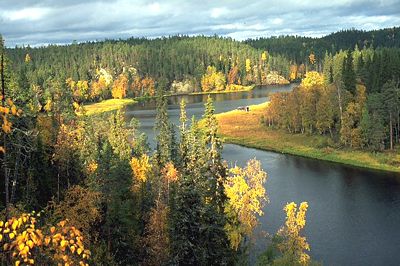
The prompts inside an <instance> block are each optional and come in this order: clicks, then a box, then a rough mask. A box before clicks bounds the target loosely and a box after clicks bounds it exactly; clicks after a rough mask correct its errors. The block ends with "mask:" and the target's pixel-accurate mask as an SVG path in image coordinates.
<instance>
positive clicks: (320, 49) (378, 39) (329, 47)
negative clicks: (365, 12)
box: [245, 27, 400, 64]
mask: <svg viewBox="0 0 400 266" xmlns="http://www.w3.org/2000/svg"><path fill="white" fill-rule="evenodd" d="M245 43H247V44H249V45H251V46H253V47H255V48H256V49H260V50H266V51H269V52H270V53H272V54H280V55H282V56H285V57H286V58H288V59H289V60H291V61H293V62H296V63H297V64H302V63H304V64H307V62H308V56H309V54H311V53H314V54H315V55H316V57H317V59H318V61H319V63H322V61H323V58H324V55H325V53H326V52H328V53H331V54H335V53H337V52H339V51H340V50H348V49H354V47H355V46H357V47H359V48H360V49H362V48H364V47H366V48H375V49H376V48H382V47H391V48H396V47H400V28H399V27H393V28H387V29H380V30H371V31H363V30H356V29H350V30H342V31H339V32H335V33H331V34H329V35H326V36H324V37H321V38H311V37H302V36H277V37H270V38H258V39H250V40H246V41H245Z"/></svg>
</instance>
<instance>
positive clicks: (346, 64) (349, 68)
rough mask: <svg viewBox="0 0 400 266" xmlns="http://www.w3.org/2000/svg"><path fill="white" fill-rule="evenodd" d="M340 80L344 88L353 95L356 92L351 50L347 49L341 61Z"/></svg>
mask: <svg viewBox="0 0 400 266" xmlns="http://www.w3.org/2000/svg"><path fill="white" fill-rule="evenodd" d="M342 71H343V72H342V81H343V85H344V88H345V89H346V90H348V91H349V92H351V94H353V95H355V93H356V75H355V73H354V66H353V56H352V54H351V51H350V50H348V51H347V56H346V58H345V60H344V61H343V70H342Z"/></svg>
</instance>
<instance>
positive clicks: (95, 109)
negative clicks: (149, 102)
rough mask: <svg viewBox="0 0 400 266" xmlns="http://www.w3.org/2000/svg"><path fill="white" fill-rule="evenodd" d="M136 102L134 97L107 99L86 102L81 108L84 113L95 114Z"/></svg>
mask: <svg viewBox="0 0 400 266" xmlns="http://www.w3.org/2000/svg"><path fill="white" fill-rule="evenodd" d="M136 102H137V101H136V100H134V99H108V100H104V101H101V102H98V103H92V104H86V105H84V106H83V108H84V110H85V114H86V115H96V114H101V113H104V112H109V111H115V110H118V109H121V108H122V107H124V106H127V105H131V104H134V103H136ZM80 114H82V113H80Z"/></svg>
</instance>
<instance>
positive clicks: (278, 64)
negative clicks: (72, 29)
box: [7, 36, 289, 85]
mask: <svg viewBox="0 0 400 266" xmlns="http://www.w3.org/2000/svg"><path fill="white" fill-rule="evenodd" d="M7 53H8V57H9V58H10V59H11V61H12V62H13V64H14V69H15V70H16V71H19V70H20V68H21V67H24V60H25V57H26V55H27V54H29V56H30V58H31V60H32V65H33V66H32V67H33V68H34V69H35V76H36V77H35V79H36V81H35V83H37V84H40V85H42V84H43V82H44V81H45V80H46V79H47V78H48V77H52V76H58V77H64V80H65V79H66V78H69V77H71V78H72V79H73V80H88V81H90V80H93V78H94V76H95V74H96V73H95V70H96V69H99V68H104V69H107V70H109V71H111V74H112V75H113V76H115V75H118V74H120V73H121V72H122V71H123V69H124V68H125V67H126V68H127V67H134V68H135V69H136V70H137V71H138V72H139V74H140V75H141V76H149V77H152V78H154V79H155V80H157V81H159V80H161V79H166V80H167V81H168V82H172V81H173V80H178V81H181V80H183V79H195V80H196V81H197V83H200V80H201V77H202V75H203V74H204V73H205V72H206V70H207V67H208V66H215V67H216V68H217V70H218V71H221V72H223V73H224V74H225V75H227V74H228V72H229V70H230V69H231V67H232V65H236V66H238V70H239V74H240V75H242V80H244V78H245V75H246V60H247V59H248V60H250V61H249V62H251V66H255V65H257V64H259V62H260V60H261V51H258V50H257V49H255V48H253V47H251V46H249V45H247V44H245V43H242V42H238V41H235V40H232V39H230V38H221V37H204V36H198V37H180V36H175V37H169V38H158V39H153V40H148V39H143V38H141V39H136V38H131V39H127V40H107V41H103V42H88V43H82V44H71V45H66V46H55V45H50V46H47V47H39V48H30V47H22V48H21V47H20V48H18V47H17V48H13V49H8V51H7ZM268 66H269V67H270V69H273V70H276V71H278V72H279V73H280V74H283V75H285V76H288V69H289V68H288V66H289V62H288V61H287V60H286V59H285V58H283V57H281V56H279V55H277V56H269V57H268Z"/></svg>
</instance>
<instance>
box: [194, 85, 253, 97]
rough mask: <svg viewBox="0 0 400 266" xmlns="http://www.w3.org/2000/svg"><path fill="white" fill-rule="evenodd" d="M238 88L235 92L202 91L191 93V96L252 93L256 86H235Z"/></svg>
mask: <svg viewBox="0 0 400 266" xmlns="http://www.w3.org/2000/svg"><path fill="white" fill-rule="evenodd" d="M235 86H236V88H235V89H234V90H228V89H226V90H222V91H200V92H191V93H189V95H199V94H225V93H231V92H243V91H251V90H252V89H254V88H255V87H256V86H255V85H250V86H242V85H235Z"/></svg>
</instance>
